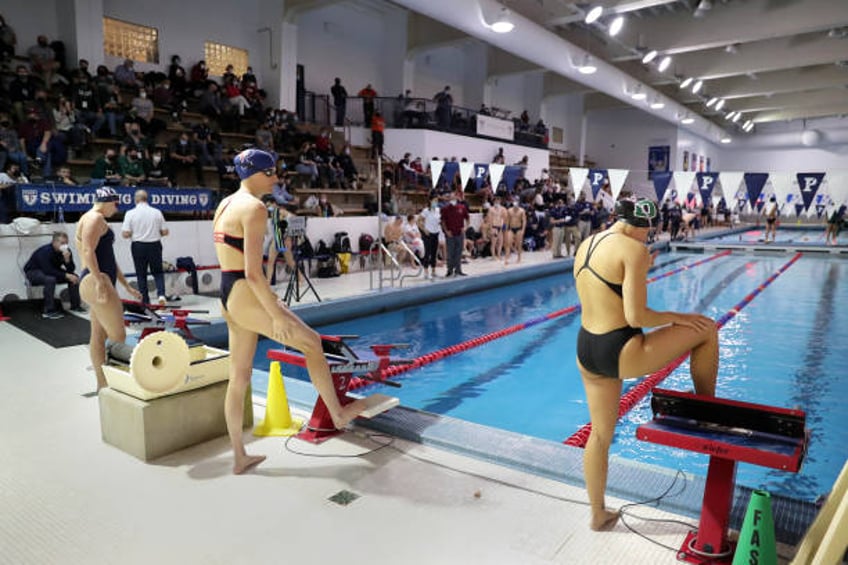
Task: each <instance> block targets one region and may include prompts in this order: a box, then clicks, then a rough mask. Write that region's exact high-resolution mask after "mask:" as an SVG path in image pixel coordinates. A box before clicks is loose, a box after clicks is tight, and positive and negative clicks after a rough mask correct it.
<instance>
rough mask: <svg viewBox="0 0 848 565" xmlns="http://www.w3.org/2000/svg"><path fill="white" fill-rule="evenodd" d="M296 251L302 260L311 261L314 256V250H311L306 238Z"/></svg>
mask: <svg viewBox="0 0 848 565" xmlns="http://www.w3.org/2000/svg"><path fill="white" fill-rule="evenodd" d="M297 251H298V254H299V255H300V257H301V258H303V259H312V257H313V256H314V255H315V250H314V249H312V244H311V243H310V242H309V238H308V237H304V238H303V241H302V242H301V244H300V247H298V250H297Z"/></svg>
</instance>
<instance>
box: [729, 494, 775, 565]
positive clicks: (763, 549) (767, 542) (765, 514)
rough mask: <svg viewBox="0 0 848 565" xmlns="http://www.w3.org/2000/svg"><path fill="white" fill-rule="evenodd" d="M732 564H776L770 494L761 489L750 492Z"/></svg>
mask: <svg viewBox="0 0 848 565" xmlns="http://www.w3.org/2000/svg"><path fill="white" fill-rule="evenodd" d="M733 565H777V546H776V545H775V540H774V519H773V518H772V515H771V495H769V493H767V492H766V491H763V490H755V491H753V492H752V493H751V500H750V502H748V510H747V512H746V513H745V520H744V521H743V522H742V530H741V531H740V532H739V541H738V543H737V545H736V553H735V554H734V555H733Z"/></svg>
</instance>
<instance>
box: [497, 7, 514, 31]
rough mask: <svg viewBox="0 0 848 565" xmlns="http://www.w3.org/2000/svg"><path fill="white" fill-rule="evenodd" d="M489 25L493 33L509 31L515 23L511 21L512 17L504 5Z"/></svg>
mask: <svg viewBox="0 0 848 565" xmlns="http://www.w3.org/2000/svg"><path fill="white" fill-rule="evenodd" d="M491 27H492V31H494V32H495V33H509V32H511V31H512V30H513V29H515V24H514V23H512V18H510V14H509V10H508V9H507V8H506V6H503V7H501V10H500V12H499V13H498V17H497V18H496V19H495V23H493V24H492V26H491Z"/></svg>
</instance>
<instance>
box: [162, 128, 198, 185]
mask: <svg viewBox="0 0 848 565" xmlns="http://www.w3.org/2000/svg"><path fill="white" fill-rule="evenodd" d="M198 153H199V151H198V147H197V143H195V142H194V140H193V139H191V138H190V137H189V134H188V132H183V133H181V134H180V137H179V138H177V139H175V140H174V141H173V142H172V143H171V147H170V153H169V155H168V157H169V159H170V161H171V165H172V166H173V167H174V169H175V171H174V173H175V174H176V173H177V172H178V171H179V170H180V169H193V170H194V176H195V178H196V179H197V186H203V185H204V184H203V165H201V162H200V156H199V154H198Z"/></svg>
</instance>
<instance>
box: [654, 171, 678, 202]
mask: <svg viewBox="0 0 848 565" xmlns="http://www.w3.org/2000/svg"><path fill="white" fill-rule="evenodd" d="M673 176H674V173H672V172H671V171H654V174H653V177H652V180H653V181H654V190H655V191H656V193H657V202H662V201H663V198H664V197H665V191H666V190H668V185H669V184H670V183H671V179H672V177H673Z"/></svg>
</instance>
